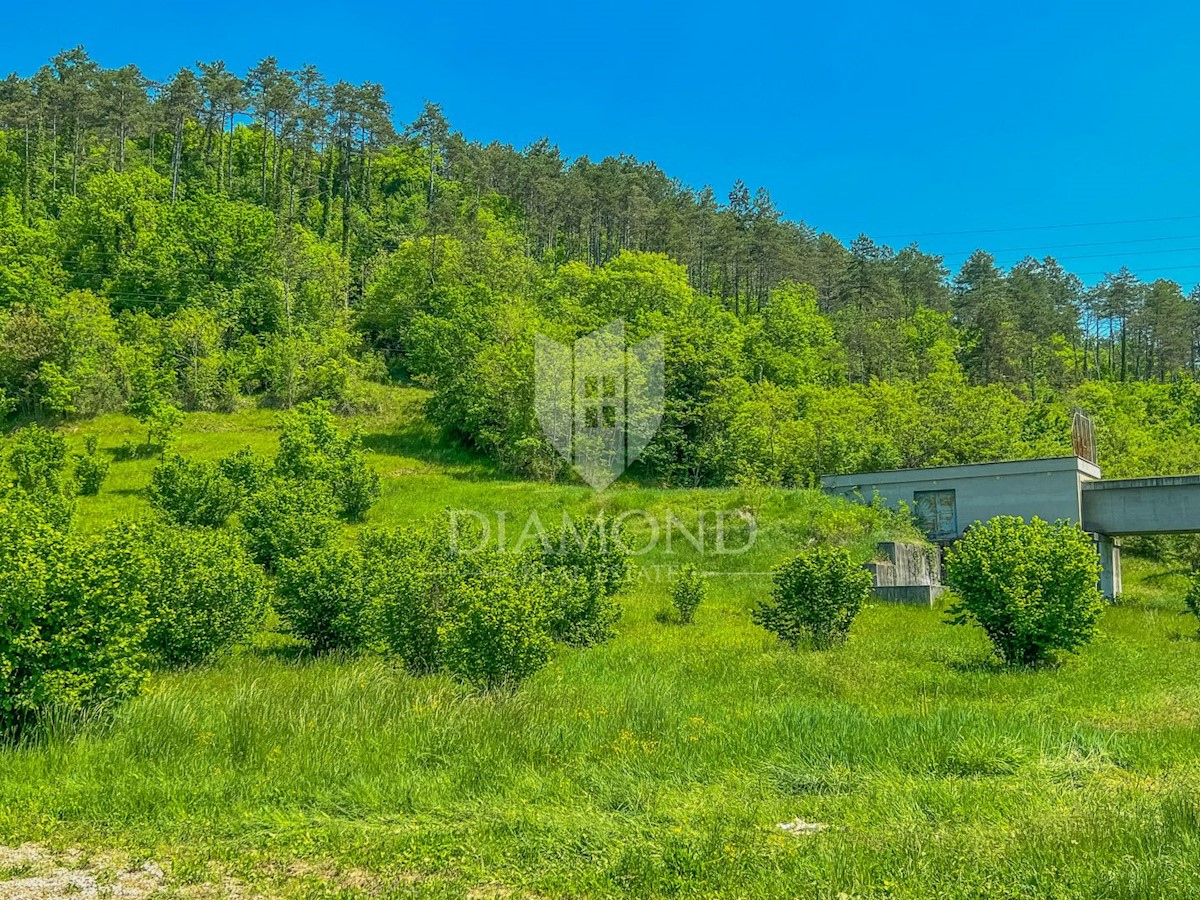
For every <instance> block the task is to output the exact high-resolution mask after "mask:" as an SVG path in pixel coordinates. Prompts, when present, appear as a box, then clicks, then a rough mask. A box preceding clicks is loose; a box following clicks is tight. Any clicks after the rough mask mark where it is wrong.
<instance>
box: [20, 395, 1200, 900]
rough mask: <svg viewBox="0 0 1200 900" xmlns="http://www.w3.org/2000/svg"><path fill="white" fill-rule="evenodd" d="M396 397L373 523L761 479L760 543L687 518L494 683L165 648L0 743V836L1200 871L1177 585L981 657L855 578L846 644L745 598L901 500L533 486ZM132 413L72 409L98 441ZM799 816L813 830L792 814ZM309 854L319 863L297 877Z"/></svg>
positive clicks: (654, 502)
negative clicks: (1094, 624) (524, 677)
mask: <svg viewBox="0 0 1200 900" xmlns="http://www.w3.org/2000/svg"><path fill="white" fill-rule="evenodd" d="M391 415H392V416H393V417H394V418H393V419H389V418H388V416H387V415H385V416H383V417H381V418H380V419H378V420H374V421H368V422H366V423H364V427H365V428H367V430H368V441H367V444H368V446H370V447H371V448H372V454H373V457H372V458H373V461H374V464H376V465H377V466H378V467H379V469H380V471H381V473H382V474H384V475H385V476H387V477H386V481H385V485H386V487H385V494H384V499H383V501H382V502H381V504H380V506H379V507H378V508H377V509H376V510H375V511H373V512H372V515H371V520H372V521H373V522H377V523H382V522H400V521H406V520H410V519H413V518H418V517H421V516H425V515H432V514H436V513H437V512H438V511H439V510H442V509H444V508H445V507H446V506H460V507H470V508H474V509H480V510H486V511H488V512H489V513H494V511H496V510H501V509H503V510H507V511H508V513H509V521H510V522H511V521H516V520H523V519H524V518H525V517H526V516H528V514H529V513H530V512H531V511H533V510H537V511H538V512H539V514H540V515H542V516H543V518H544V520H545V521H546V523H547V524H549V523H550V522H552V521H554V518H555V517H556V516H558V515H561V511H562V510H563V509H566V510H568V511H570V512H571V513H572V514H574V515H594V514H596V513H597V512H600V511H605V512H607V513H608V514H610V515H619V514H620V513H622V512H626V511H629V510H636V509H648V510H651V511H652V512H654V513H655V515H656V516H657V517H663V516H665V514H666V512H667V510H668V509H669V510H671V511H673V512H674V513H675V514H676V515H678V516H679V517H680V518H686V517H687V516H692V517H693V520H694V517H695V516H696V515H697V514H698V513H699V512H700V511H707V512H708V513H710V514H711V513H713V512H715V511H716V510H718V509H750V510H752V511H753V512H754V513H755V514H756V516H757V519H758V522H759V524H760V531H759V536H758V540H757V542H756V543H755V546H754V549H753V550H752V551H751V552H749V553H747V554H744V555H741V556H726V557H710V556H705V557H703V558H701V557H698V556H697V555H696V554H695V553H694V551H692V550H690V549H689V548H688V547H687V546H686V543H677V544H676V545H675V552H673V553H672V554H670V555H669V556H668V555H667V554H666V553H665V550H664V549H663V548H662V547H661V546H660V547H659V549H658V550H657V551H656V552H655V553H652V554H647V555H646V556H645V557H642V558H640V559H639V564H641V565H642V566H644V567H646V571H647V572H648V573H651V574H647V575H646V577H644V578H643V579H642V580H639V581H638V582H637V583H636V584H635V585H634V586H633V588H632V589H631V590H630V591H629V593H628V594H627V595H626V596H625V599H624V603H625V615H624V618H623V620H622V623H621V626H620V628H621V633H620V635H619V637H618V638H617V639H616V640H615V641H613V642H611V643H609V644H606V645H603V646H599V647H595V648H591V649H588V650H582V651H580V650H562V651H561V652H559V654H558V655H557V656H556V657H555V659H554V661H553V663H552V664H551V665H550V666H549V667H548V668H546V669H545V670H543V671H541V672H540V673H538V674H537V675H536V676H534V677H533V678H532V679H531V680H530V681H529V682H527V683H526V684H525V685H523V686H522V687H521V688H520V689H519V690H518V691H516V692H515V693H512V694H508V695H499V696H478V695H473V694H471V693H468V692H466V691H465V690H464V689H462V688H460V687H458V686H456V685H455V684H453V683H451V682H450V681H448V680H446V679H443V678H438V677H431V678H419V679H415V678H412V677H410V676H408V675H406V674H404V673H403V672H402V671H401V670H399V669H397V668H396V667H394V666H392V665H390V664H388V663H387V662H385V661H383V660H380V659H376V658H371V657H363V658H350V659H319V660H314V659H310V658H305V657H303V656H295V655H293V654H289V653H286V652H283V651H282V650H279V649H273V648H274V646H275V645H274V644H273V643H272V642H270V641H263V642H262V643H261V645H260V646H258V647H257V649H255V648H247V649H245V650H243V651H242V652H240V653H239V654H237V655H236V656H234V657H232V658H230V659H227V660H226V661H224V662H222V663H221V664H218V665H216V666H213V667H208V668H202V669H197V670H193V671H186V672H180V673H171V674H162V675H159V676H156V677H155V678H154V679H153V681H152V683H151V685H150V687H149V689H148V691H147V693H146V694H145V695H143V696H142V697H140V698H138V699H136V700H135V701H133V702H131V703H128V704H126V705H124V706H122V707H119V708H117V709H115V710H112V711H109V712H108V713H107V714H106V715H103V716H98V717H96V718H94V719H92V720H90V721H87V722H84V723H72V722H67V721H62V722H57V723H55V725H54V727H52V728H50V729H48V730H46V731H45V732H43V734H42V735H41V736H40V738H39V739H38V740H36V741H33V742H30V743H27V744H25V745H23V746H19V747H15V748H10V749H9V750H7V751H5V752H3V753H0V836H2V837H3V838H4V839H6V840H9V841H18V840H24V839H37V840H47V841H50V842H58V843H62V842H70V841H80V842H83V843H85V844H95V845H105V844H122V845H128V846H130V847H134V848H139V849H143V850H147V851H149V850H154V849H155V848H158V849H159V852H166V853H169V854H170V855H171V856H172V857H173V858H175V859H176V860H178V864H177V869H176V871H177V872H178V873H181V874H180V875H179V877H183V878H204V877H207V875H208V874H211V873H210V869H209V867H210V866H211V865H215V864H219V865H221V866H223V867H224V868H225V870H228V871H230V872H233V873H235V874H237V875H239V876H240V877H243V878H246V879H248V880H251V881H252V882H254V883H255V884H261V885H262V886H263V889H264V890H268V889H271V888H273V887H276V886H280V885H283V886H286V885H288V884H291V883H292V882H293V881H295V880H296V878H299V879H300V881H301V882H302V884H301V886H300V887H299V888H296V890H299V891H300V892H302V893H315V894H320V893H330V894H332V893H337V892H339V891H344V892H350V893H353V892H354V891H356V890H363V891H365V892H380V891H382V892H384V893H398V894H413V895H430V896H433V895H446V896H456V895H457V896H461V895H462V894H463V893H465V892H466V891H467V890H468V889H470V888H472V887H478V886H485V885H493V886H499V885H502V886H506V887H509V888H513V889H519V890H527V891H531V892H537V893H539V894H542V895H551V896H557V895H563V896H578V895H595V896H680V897H695V896H747V897H792V896H798V895H799V896H828V897H834V896H838V895H839V894H843V893H844V894H846V895H850V896H904V897H909V896H927V897H979V896H989V897H992V896H996V897H1042V896H1045V897H1060V896H1105V897H1151V896H1172V895H1173V896H1195V895H1197V894H1200V867H1198V861H1200V803H1198V801H1197V797H1198V796H1200V793H1198V789H1200V762H1198V761H1200V666H1198V665H1197V661H1198V660H1200V641H1198V640H1196V639H1195V636H1194V635H1195V631H1196V628H1195V623H1194V621H1192V620H1190V619H1188V618H1186V617H1185V616H1183V615H1182V614H1181V610H1182V605H1181V604H1180V603H1179V601H1178V598H1177V597H1175V596H1173V595H1171V594H1170V593H1169V592H1164V593H1160V594H1155V597H1154V602H1153V603H1139V602H1131V603H1130V604H1128V605H1123V606H1118V607H1114V608H1112V609H1110V610H1109V611H1108V612H1107V614H1106V616H1105V618H1104V620H1103V628H1102V635H1101V637H1100V639H1099V640H1098V641H1097V642H1095V643H1094V644H1093V645H1091V646H1089V647H1088V648H1086V649H1085V650H1084V651H1083V652H1082V653H1081V654H1080V655H1079V656H1078V657H1077V658H1073V659H1071V660H1069V661H1068V662H1067V663H1066V664H1065V665H1063V666H1062V667H1060V668H1057V669H1053V668H1046V669H1038V670H1014V669H1005V668H1002V667H999V666H997V665H996V664H995V663H994V662H993V661H992V660H991V659H990V657H989V655H988V648H987V645H986V642H985V641H984V640H983V638H982V637H981V636H980V635H979V634H977V633H975V632H973V631H971V630H969V629H964V628H955V627H951V626H949V625H946V624H944V623H943V621H942V613H941V612H939V611H938V610H927V609H918V608H908V607H905V608H895V607H884V606H870V607H868V608H867V609H866V610H865V611H864V613H863V614H862V615H861V616H860V618H859V620H858V621H857V622H856V623H855V626H854V629H853V631H852V635H851V639H850V641H849V642H848V643H847V644H846V645H845V646H843V647H840V648H837V649H834V650H831V651H827V652H820V653H814V652H803V651H801V652H796V651H791V650H788V649H786V648H784V647H782V646H781V645H779V644H778V643H777V642H775V641H774V639H773V638H771V637H770V636H769V635H767V634H766V633H765V632H763V631H761V630H760V629H757V628H755V627H754V626H753V625H752V624H751V623H750V620H749V616H748V614H747V611H748V608H749V606H750V605H751V604H752V603H753V602H754V600H755V598H756V597H757V596H759V595H760V594H761V592H763V591H764V590H766V588H767V584H768V580H767V578H766V576H765V575H763V574H762V573H764V572H766V571H768V570H769V568H770V567H771V566H772V565H774V564H776V563H777V562H779V561H780V560H782V559H783V558H786V556H787V555H788V554H790V553H793V552H795V551H796V550H797V549H798V548H799V547H802V546H804V545H806V544H807V543H809V542H810V541H814V540H821V541H839V542H842V543H845V544H847V545H848V546H850V547H851V548H853V549H854V551H855V552H856V553H859V554H860V555H862V556H864V557H865V555H866V554H867V553H869V552H870V548H871V546H872V544H873V542H874V541H875V540H876V539H878V537H880V536H881V531H880V529H888V528H894V527H896V526H895V523H888V522H885V521H883V520H881V519H880V518H879V517H878V516H877V515H876V514H874V513H872V512H871V511H869V510H863V509H861V508H856V507H848V506H845V505H841V504H836V503H833V502H832V501H830V500H828V499H826V498H824V497H821V496H820V495H819V494H816V493H813V492H807V491H796V492H770V491H767V492H762V491H737V490H729V491H700V490H697V491H659V490H654V489H651V488H647V487H633V488H625V489H620V488H619V487H618V488H617V489H614V490H613V491H611V492H608V493H605V494H603V495H599V496H597V495H594V494H593V493H592V492H591V491H590V489H586V488H581V487H574V486H563V485H528V484H523V483H520V482H517V481H512V480H509V479H506V478H504V477H503V476H501V475H500V474H498V473H496V472H494V471H492V470H490V469H489V468H488V467H487V466H486V465H484V464H482V463H480V462H479V461H477V460H473V459H471V458H470V457H467V456H465V455H460V454H457V453H456V452H455V451H452V450H438V449H437V448H436V447H435V446H433V445H429V444H428V437H429V436H428V435H424V436H422V437H421V438H420V439H419V440H418V439H415V438H414V439H411V441H410V438H408V437H406V436H405V435H408V434H409V432H410V431H412V430H413V429H417V431H418V433H419V430H420V429H421V428H422V427H423V426H422V425H421V424H420V421H419V420H413V419H412V418H406V416H407V413H405V412H403V411H401V412H396V411H395V410H393V411H392V413H391ZM243 418H244V420H245V427H244V428H243V427H240V426H239V424H238V422H239V419H243ZM273 422H274V414H271V413H264V412H259V411H254V412H250V413H246V414H244V415H243V416H235V417H213V418H212V421H211V423H209V420H208V419H206V418H202V419H200V420H199V425H203V426H204V429H206V430H202V429H201V428H200V427H198V424H197V422H196V421H195V420H189V423H188V429H187V431H186V432H185V433H184V435H183V439H182V441H181V444H182V446H181V449H182V450H184V451H185V452H196V453H199V454H211V455H217V454H220V453H223V452H228V451H229V450H233V449H236V448H237V447H238V446H241V445H243V444H246V443H249V444H251V445H252V446H256V447H259V448H262V449H265V448H269V447H270V446H272V444H273V437H272V433H271V425H272V423H273ZM414 422H415V424H414ZM206 423H208V424H206ZM123 427H125V424H124V422H123V420H119V419H110V420H103V421H101V422H98V423H94V424H90V425H89V426H87V429H99V430H100V431H101V432H102V434H103V435H104V437H103V438H102V446H110V445H111V444H112V443H113V442H114V440H116V439H117V438H119V437H120V434H121V429H122V428H123ZM87 429H83V430H87ZM397 435H398V436H397ZM389 436H390V437H389ZM80 439H81V438H80ZM439 454H441V455H439ZM150 468H151V464H150V463H147V462H145V461H134V462H119V463H116V464H114V466H113V475H112V476H110V484H109V485H106V488H105V492H104V493H102V494H101V496H100V497H99V498H89V499H84V500H82V501H81V504H80V507H81V514H82V515H83V517H84V519H85V522H86V523H87V524H88V527H100V525H101V524H102V523H103V522H104V521H107V520H109V519H111V518H112V517H113V516H114V515H116V514H122V513H124V512H125V511H126V510H128V509H129V508H131V507H134V506H136V505H138V504H140V503H141V502H142V499H141V495H140V493H138V492H140V491H141V490H142V489H143V487H144V484H145V483H146V481H147V480H148V477H149V476H148V472H149V470H150ZM114 488H115V490H118V491H130V492H132V493H125V494H114V493H113V489H114ZM630 524H631V526H633V527H634V528H635V529H636V528H639V527H644V522H643V523H642V525H639V524H638V520H637V519H634V518H631V519H630ZM643 534H644V532H643ZM677 562H678V563H683V562H691V563H694V564H697V565H699V566H701V567H706V568H708V569H709V570H710V571H714V572H716V573H717V574H716V575H714V577H713V578H712V579H711V585H712V591H711V594H710V597H709V600H708V601H707V602H706V604H705V605H704V606H702V607H701V608H700V610H699V612H698V615H697V622H696V625H695V626H694V627H690V628H680V627H675V626H672V625H664V624H662V623H660V622H659V621H658V620H657V619H656V617H655V613H656V612H657V611H658V610H659V609H661V608H663V607H665V606H666V604H667V603H668V584H667V582H666V581H665V580H663V578H662V577H660V576H661V574H662V573H661V572H659V571H658V570H656V569H654V568H653V567H655V566H663V567H664V570H665V569H666V568H669V567H670V566H672V565H675V564H676V563H677ZM1135 569H1136V567H1135ZM1141 574H1144V573H1141V572H1140V571H1139V572H1135V575H1138V576H1139V577H1140V576H1141ZM1131 596H1136V592H1134V594H1132V595H1131ZM796 818H801V819H804V820H805V821H809V822H819V823H823V824H827V825H829V826H830V827H829V828H828V829H826V830H824V831H820V832H817V833H815V834H810V835H793V834H789V833H787V832H785V831H783V830H781V829H779V827H778V824H779V823H783V822H788V821H791V820H794V819H796ZM297 858H307V859H320V860H325V861H327V864H328V866H327V869H323V870H322V871H323V872H324V874H323V875H321V877H320V878H316V877H309V876H303V875H302V876H296V875H295V874H294V873H293V874H290V875H288V874H286V870H287V865H288V863H289V861H292V860H295V859H297ZM214 860H215V861H217V862H216V863H214V862H213V861H214ZM280 867H282V871H283V872H285V874H283V875H281V874H280V871H281V868H280ZM351 869H362V870H367V871H370V872H372V873H375V874H376V875H377V876H378V878H379V881H377V882H372V883H371V885H370V886H368V887H362V886H361V885H359V883H358V882H356V881H354V880H353V879H351V878H349V876H348V874H347V873H349V871H350V870H351ZM189 873H190V874H189ZM306 879H307V880H306ZM276 882H278V884H276ZM356 885H359V886H358V887H356ZM381 885H382V887H381Z"/></svg>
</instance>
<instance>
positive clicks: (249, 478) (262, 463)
mask: <svg viewBox="0 0 1200 900" xmlns="http://www.w3.org/2000/svg"><path fill="white" fill-rule="evenodd" d="M217 467H218V468H219V469H220V470H221V474H222V475H224V476H225V477H226V478H228V479H229V483H230V484H232V485H233V486H234V488H235V489H236V490H237V492H238V495H239V497H240V499H243V500H244V499H245V498H246V497H249V496H250V495H251V494H253V493H254V492H255V491H257V490H258V489H259V488H261V487H262V486H263V485H265V484H266V483H267V481H268V480H269V479H270V477H271V464H270V463H269V462H267V461H266V460H265V459H263V458H262V457H261V456H259V455H258V454H257V453H255V452H254V451H253V450H251V449H250V448H249V447H243V448H242V449H241V450H235V451H234V452H233V453H230V454H229V455H228V456H224V457H222V458H221V459H219V460H218V461H217Z"/></svg>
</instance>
